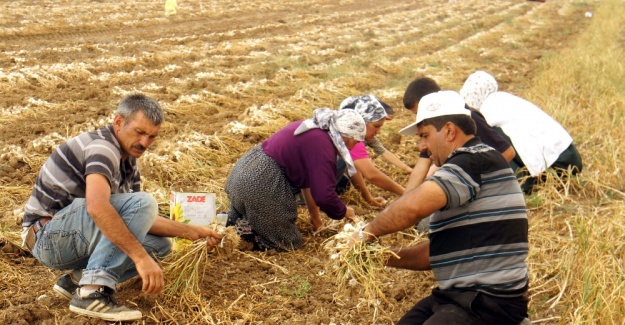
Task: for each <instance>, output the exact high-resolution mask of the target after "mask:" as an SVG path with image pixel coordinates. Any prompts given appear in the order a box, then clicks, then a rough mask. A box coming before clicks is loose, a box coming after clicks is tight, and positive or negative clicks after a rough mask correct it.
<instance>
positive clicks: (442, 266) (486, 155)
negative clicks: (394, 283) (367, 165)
mask: <svg viewBox="0 0 625 325" xmlns="http://www.w3.org/2000/svg"><path fill="white" fill-rule="evenodd" d="M475 128H476V127H475V123H474V121H473V120H472V119H471V117H470V111H469V110H467V109H465V108H464V100H463V99H462V97H461V96H460V95H459V94H458V93H456V92H453V91H439V92H436V93H432V94H429V95H427V96H425V97H423V98H422V99H421V101H420V102H419V111H418V112H417V121H416V122H415V123H413V124H411V125H409V126H408V127H406V128H404V129H403V130H401V131H400V133H402V134H404V135H413V134H418V135H419V137H420V138H421V140H420V144H419V145H420V148H419V149H420V150H419V151H423V150H427V152H428V156H429V157H430V159H431V160H432V161H433V162H434V164H436V166H438V167H440V169H439V170H438V171H436V172H435V173H434V174H433V175H432V176H431V177H428V178H426V181H425V182H424V183H423V184H421V185H420V186H419V187H417V188H415V189H413V190H411V191H408V192H406V193H405V194H404V195H403V196H402V197H401V198H400V199H398V200H397V201H395V202H394V203H393V204H392V205H390V206H389V207H387V208H386V209H385V210H384V211H382V212H381V213H380V214H379V215H378V216H377V217H376V218H375V219H374V220H372V222H371V223H369V224H368V225H367V226H365V227H364V228H363V229H361V230H360V231H359V232H357V233H355V234H354V235H353V238H354V239H355V240H368V239H372V238H374V237H378V236H382V235H385V234H390V233H393V232H396V231H400V230H403V229H406V228H409V227H413V226H414V225H415V224H416V223H418V222H419V221H420V220H421V219H423V218H425V217H427V216H429V215H430V214H432V213H433V215H432V217H431V223H430V234H429V240H427V241H425V242H422V243H420V244H418V245H417V246H413V247H408V248H397V249H395V252H396V253H397V254H398V256H399V257H400V258H399V259H397V258H391V259H390V260H389V261H388V262H387V265H388V266H393V267H397V268H404V269H411V270H430V269H431V270H432V271H433V273H434V276H435V278H436V281H437V283H438V287H437V288H435V289H433V290H432V294H431V295H430V296H428V297H426V298H424V299H422V300H421V301H419V302H418V303H417V304H416V305H415V306H414V307H413V308H412V309H411V310H409V311H408V312H407V313H406V314H405V315H404V316H403V317H402V318H401V319H400V320H399V322H398V324H512V325H516V324H519V323H521V322H522V321H524V319H525V318H526V317H527V305H528V299H527V297H526V292H527V289H528V269H527V264H526V262H525V259H526V258H527V253H528V223H527V213H526V207H525V200H524V198H523V193H522V192H521V188H520V186H519V183H518V182H517V180H516V177H515V175H514V173H513V172H512V170H511V169H510V166H509V165H508V163H507V162H506V160H505V159H504V158H503V156H502V155H501V154H500V153H499V152H497V151H496V150H494V149H493V148H491V147H489V146H487V145H485V144H483V143H481V141H480V139H479V138H477V137H475V136H474V134H475Z"/></svg>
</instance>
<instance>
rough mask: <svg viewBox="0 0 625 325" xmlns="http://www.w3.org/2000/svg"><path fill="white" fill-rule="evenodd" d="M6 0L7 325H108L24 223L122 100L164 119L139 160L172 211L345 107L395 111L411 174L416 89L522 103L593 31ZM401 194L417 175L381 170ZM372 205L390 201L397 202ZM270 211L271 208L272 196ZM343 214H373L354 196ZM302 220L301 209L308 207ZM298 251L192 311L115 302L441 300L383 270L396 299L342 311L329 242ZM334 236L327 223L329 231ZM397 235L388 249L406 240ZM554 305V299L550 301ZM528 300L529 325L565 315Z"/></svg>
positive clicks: (2, 118)
mask: <svg viewBox="0 0 625 325" xmlns="http://www.w3.org/2000/svg"><path fill="white" fill-rule="evenodd" d="M164 3H165V2H164V1H130V0H116V1H108V0H102V1H0V8H1V10H0V110H1V112H0V155H1V156H0V184H1V186H2V194H1V197H0V230H1V231H2V238H4V241H2V244H0V246H2V251H1V252H0V267H1V268H0V309H1V310H0V322H2V323H7V324H99V323H102V322H99V321H97V320H93V319H87V318H83V317H79V316H75V315H73V314H72V313H70V312H69V310H68V308H67V305H68V304H67V302H66V301H64V300H61V299H60V298H57V297H56V296H55V295H54V294H53V292H52V290H51V288H52V285H53V284H54V283H55V281H56V278H57V277H58V276H59V275H60V273H59V272H57V271H52V270H49V269H47V268H45V267H42V266H40V265H39V264H38V263H37V262H36V260H34V259H33V258H32V257H31V256H30V255H28V254H27V253H25V252H23V251H20V250H18V249H16V248H15V247H14V246H13V245H12V243H17V242H18V233H19V231H20V226H19V222H20V213H21V212H22V207H23V204H24V202H25V201H26V199H27V198H28V195H29V194H30V190H31V187H32V184H33V182H34V180H35V177H36V175H37V172H38V171H39V168H40V166H41V164H42V163H43V161H44V160H45V159H46V158H47V156H48V155H49V154H50V152H51V150H52V149H53V148H55V147H56V146H57V145H58V144H60V143H61V142H63V141H65V140H66V139H68V138H69V137H72V136H74V135H76V134H78V133H80V132H83V131H87V130H93V129H94V128H97V127H99V126H102V125H104V124H106V123H107V122H109V121H110V120H111V117H112V111H113V109H114V108H115V107H116V105H117V103H118V102H119V100H120V99H121V98H122V97H123V96H124V95H126V94H128V93H133V92H142V93H145V94H147V95H150V96H153V97H155V98H157V99H158V100H159V101H160V103H161V104H162V105H163V107H164V108H165V110H166V120H167V122H166V123H165V124H164V127H163V129H162V130H161V136H160V137H159V140H158V141H157V142H155V144H154V146H153V147H152V148H151V149H150V150H149V152H148V153H146V154H145V155H144V157H142V158H141V159H140V160H141V169H142V175H143V177H144V183H143V184H144V189H145V190H146V191H148V192H151V193H154V195H155V196H156V197H157V198H158V200H159V202H160V203H162V214H163V215H167V214H168V194H169V190H170V188H172V187H179V186H184V187H186V188H193V189H196V190H203V191H209V192H213V193H216V195H217V197H218V202H219V209H225V208H227V198H226V197H225V193H224V192H223V185H224V182H225V178H226V176H227V173H228V171H229V169H230V167H231V166H232V164H233V163H234V162H235V161H236V160H237V159H238V158H239V157H240V156H241V155H242V154H243V153H244V152H245V151H247V150H248V149H249V148H250V147H251V146H253V145H255V144H257V143H259V142H260V141H262V140H263V139H264V138H266V137H267V136H268V135H269V134H271V133H272V132H273V131H275V130H277V129H278V128H280V127H282V126H284V125H286V124H287V123H288V122H289V121H292V120H296V119H301V118H305V117H308V116H309V115H310V113H311V112H312V110H313V109H315V108H317V107H322V106H328V107H333V108H336V107H337V106H338V103H340V101H341V100H342V99H343V98H345V97H347V96H350V95H358V94H363V93H374V94H376V95H378V96H379V97H380V98H382V99H383V100H385V101H387V102H389V103H390V104H392V105H393V106H394V107H395V110H396V117H395V118H394V119H393V120H391V121H389V122H388V123H387V124H386V125H385V127H384V129H383V130H382V134H381V139H382V140H383V142H385V144H386V145H387V147H388V148H390V149H391V150H392V151H394V152H395V153H397V154H398V155H399V156H400V157H401V158H402V159H403V160H404V161H406V162H407V163H409V164H413V163H414V161H415V159H416V158H417V157H416V155H415V143H416V139H415V138H401V137H400V136H398V135H397V132H396V131H397V130H399V129H400V128H401V127H403V126H404V125H406V124H408V123H409V122H411V121H412V120H413V118H414V117H413V116H412V115H411V114H409V112H408V111H406V110H404V109H403V108H402V107H403V106H402V102H401V97H402V95H403V92H404V89H405V87H406V86H407V85H408V83H409V82H410V81H411V80H412V79H414V78H415V77H418V76H423V75H426V76H430V77H433V78H435V79H437V80H438V81H439V83H440V84H441V85H443V86H444V87H446V88H451V89H459V87H460V86H461V84H462V82H463V80H464V79H465V78H466V76H468V75H469V74H470V73H471V72H472V71H474V70H477V69H484V70H487V71H489V72H490V73H491V74H493V75H494V76H495V77H496V78H497V79H498V81H499V83H500V89H503V90H507V91H511V92H516V93H519V94H522V93H523V90H524V89H526V88H528V87H529V85H531V83H532V79H533V77H534V76H535V73H536V71H537V70H538V69H539V68H540V66H541V62H542V59H543V57H545V56H548V55H557V52H558V50H559V49H561V48H563V47H566V46H567V42H569V41H570V40H571V39H572V38H574V37H575V36H576V35H577V34H578V33H579V32H580V31H581V30H583V28H584V26H585V24H586V23H587V21H588V18H586V17H585V16H584V13H585V12H587V11H592V9H593V6H594V5H596V3H595V2H594V1H572V0H559V1H547V2H546V3H539V2H526V1H517V0H503V1H502V0H480V1H476V0H470V1H462V0H458V1H442V0H426V1H397V0H358V1H355V0H307V1H304V0H284V1H261V0H247V1H239V0H210V1H197V0H188V1H185V0H180V1H179V3H178V8H177V13H176V14H175V15H170V16H166V15H165V10H164ZM376 164H378V166H379V167H380V168H382V169H384V170H386V171H387V173H389V174H390V175H392V176H393V177H395V178H396V179H397V180H398V181H400V182H405V181H406V176H405V175H403V174H401V173H400V172H399V171H398V170H397V169H394V168H392V167H391V166H389V165H386V164H385V163H384V162H382V161H380V160H376ZM371 190H372V191H373V192H374V194H378V195H382V196H385V197H386V198H388V199H391V200H392V199H394V197H393V196H392V195H389V194H388V193H382V192H378V191H376V190H375V189H373V188H371ZM268 199H270V197H268ZM345 200H346V201H349V202H350V204H353V205H355V206H357V207H358V210H357V212H358V213H359V214H360V215H361V216H362V217H364V218H370V217H372V216H373V215H374V214H375V211H373V210H371V209H370V208H369V207H368V206H367V205H366V204H364V203H363V202H362V201H361V200H360V199H359V198H358V197H357V195H353V193H348V195H346V197H345ZM301 212H302V216H304V210H301ZM300 221H301V222H300V229H302V232H303V233H304V236H305V245H304V246H303V248H302V249H301V250H299V251H297V252H290V253H275V252H263V253H259V252H241V253H237V254H235V255H234V256H232V257H230V258H229V259H227V260H212V261H211V262H209V263H207V265H206V266H205V267H204V269H203V271H204V280H203V281H202V294H201V296H196V298H197V299H196V300H195V301H193V300H190V299H178V298H177V297H169V298H166V297H163V296H159V297H150V296H145V295H142V294H140V286H138V285H137V284H133V283H130V284H127V285H125V286H124V288H123V290H121V293H120V295H119V297H120V298H121V300H123V301H124V302H125V303H126V304H127V305H129V306H135V307H136V308H139V309H141V310H142V311H143V313H144V315H145V317H144V319H143V321H142V322H138V323H164V324H199V323H206V324H261V323H262V324H372V323H377V324H390V323H392V322H393V321H396V320H397V319H399V317H400V316H401V315H403V313H404V312H405V311H407V310H408V309H409V308H410V307H411V306H412V305H413V304H414V303H416V302H417V301H418V300H419V299H420V298H422V297H423V296H425V295H426V294H427V293H428V291H429V290H430V289H431V288H432V286H433V285H434V281H433V279H432V276H431V274H430V273H427V272H425V273H413V272H406V271H395V270H388V271H387V272H384V274H383V275H382V276H383V278H384V281H383V285H382V286H381V289H382V291H383V292H384V294H385V299H381V300H380V301H379V302H377V303H376V304H374V305H372V304H370V303H369V302H367V301H363V300H362V299H359V297H358V292H357V290H356V291H355V292H354V294H353V295H351V296H350V297H338V296H336V295H335V293H336V284H335V281H334V280H335V278H334V276H333V275H332V274H331V272H330V271H329V270H327V268H326V266H327V264H328V256H327V254H326V253H325V252H324V250H323V249H322V248H321V243H322V242H323V240H324V239H325V238H327V237H329V236H331V235H333V234H334V231H333V230H332V229H335V228H332V227H329V228H328V230H326V231H323V232H321V233H320V234H316V235H313V234H312V232H311V227H310V226H309V225H308V224H307V223H306V222H305V219H304V218H302V219H301V220H300ZM325 221H326V223H327V224H329V222H330V221H329V219H326V220H325ZM404 237H405V238H408V237H407V236H401V235H399V236H395V237H393V238H391V239H390V240H397V241H401V240H405V238H404ZM541 294H542V295H545V294H546V295H547V297H546V298H545V297H544V296H541V297H542V298H541V299H548V298H549V296H548V295H556V294H557V292H547V293H544V292H542V293H541ZM535 306H536V302H535V301H532V303H531V308H532V310H531V317H532V319H534V320H541V319H542V320H543V321H541V322H540V323H553V322H556V321H550V319H557V318H550V317H551V316H552V315H553V314H555V315H557V310H555V311H554V310H550V311H545V310H542V309H537V308H535Z"/></svg>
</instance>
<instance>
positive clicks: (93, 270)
mask: <svg viewBox="0 0 625 325" xmlns="http://www.w3.org/2000/svg"><path fill="white" fill-rule="evenodd" d="M110 202H111V204H112V205H113V207H114V208H115V210H117V212H118V213H119V214H120V215H121V217H122V219H123V220H124V222H125V223H126V226H127V227H128V229H129V230H130V232H132V233H133V234H134V235H135V237H136V238H137V239H138V240H139V242H141V243H142V244H143V247H144V248H145V249H146V251H147V252H148V253H149V254H150V255H152V256H153V257H163V256H165V255H167V253H169V251H170V249H171V240H170V239H169V238H166V237H159V236H154V235H150V234H148V230H149V229H150V228H151V227H152V225H153V224H154V221H155V220H156V218H158V205H157V202H156V200H154V198H153V197H152V196H151V195H149V194H146V193H143V192H137V193H127V194H113V195H111V200H110ZM32 254H33V256H34V257H35V258H37V259H38V260H39V261H40V262H41V263H42V264H44V265H46V266H48V267H50V268H53V269H57V270H75V272H74V274H80V272H77V270H83V272H82V278H81V279H80V283H79V284H80V285H81V286H82V285H104V286H107V287H109V288H111V289H113V290H115V287H116V284H117V283H119V282H123V281H126V280H128V279H130V278H132V277H134V276H135V275H137V271H136V269H135V264H134V262H133V261H132V260H131V259H130V258H129V257H128V255H126V254H125V253H124V252H122V251H121V250H120V249H119V248H117V246H115V245H114V244H113V243H111V242H110V241H109V240H108V239H107V238H106V237H105V236H104V235H103V234H102V232H100V230H99V229H98V227H97V226H96V225H95V223H94V222H93V219H92V218H91V217H90V216H89V215H88V214H87V208H86V204H85V199H81V198H77V199H74V201H73V202H72V204H70V205H69V206H67V207H65V208H64V209H63V210H61V211H59V212H58V213H57V214H56V215H54V218H52V220H50V221H49V222H48V223H46V224H45V225H44V226H43V228H42V229H41V230H40V231H39V232H37V242H36V244H35V247H34V248H33V251H32Z"/></svg>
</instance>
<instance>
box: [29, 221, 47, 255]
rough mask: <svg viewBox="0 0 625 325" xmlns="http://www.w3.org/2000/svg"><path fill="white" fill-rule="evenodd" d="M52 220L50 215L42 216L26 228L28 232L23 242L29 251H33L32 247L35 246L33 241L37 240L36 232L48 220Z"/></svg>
mask: <svg viewBox="0 0 625 325" xmlns="http://www.w3.org/2000/svg"><path fill="white" fill-rule="evenodd" d="M50 220H52V217H43V218H39V220H37V221H35V223H33V225H32V226H30V228H28V232H27V233H26V240H25V241H24V243H25V244H26V247H27V248H28V250H29V251H31V252H32V251H33V247H35V243H36V242H37V233H38V232H39V230H40V229H41V228H43V226H45V224H46V223H48V221H50Z"/></svg>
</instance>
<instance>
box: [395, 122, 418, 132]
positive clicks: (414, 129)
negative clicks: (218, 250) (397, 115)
mask: <svg viewBox="0 0 625 325" xmlns="http://www.w3.org/2000/svg"><path fill="white" fill-rule="evenodd" d="M399 134H401V135H415V134H417V122H414V123H412V124H410V125H408V126H407V127H405V128H403V129H401V130H399Z"/></svg>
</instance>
